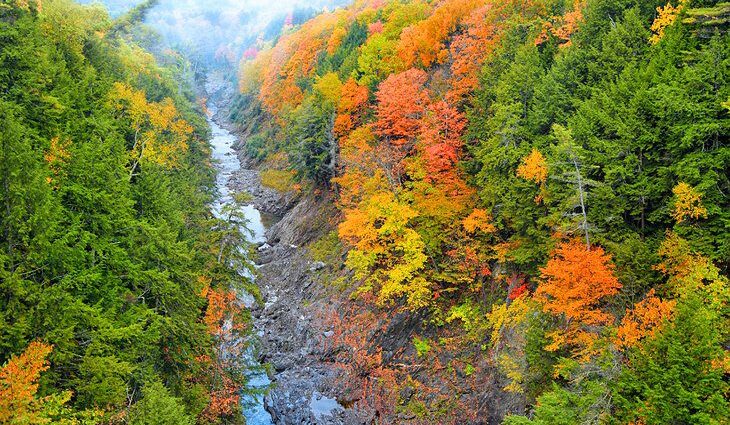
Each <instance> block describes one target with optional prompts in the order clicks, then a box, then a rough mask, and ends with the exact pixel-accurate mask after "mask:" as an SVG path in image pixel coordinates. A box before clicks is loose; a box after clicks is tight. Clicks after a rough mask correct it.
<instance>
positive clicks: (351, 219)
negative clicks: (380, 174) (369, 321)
mask: <svg viewBox="0 0 730 425" xmlns="http://www.w3.org/2000/svg"><path fill="white" fill-rule="evenodd" d="M417 216H418V213H417V211H416V210H414V209H413V208H411V207H409V206H408V205H406V204H405V203H403V202H401V201H399V200H397V199H396V198H395V195H393V194H392V193H391V192H381V193H377V194H374V195H372V196H370V197H368V198H367V199H366V200H364V201H363V202H362V203H361V204H360V205H359V207H358V208H355V209H351V210H349V211H347V212H346V214H345V220H344V221H343V222H342V224H340V226H339V236H340V238H341V239H343V240H345V241H347V242H348V243H349V244H350V245H352V246H353V247H354V249H352V250H351V251H350V252H349V253H348V256H347V266H348V267H350V268H351V269H352V270H353V271H354V272H355V277H356V278H357V279H362V280H364V285H363V286H362V287H361V288H360V290H359V291H358V292H359V293H364V292H370V291H374V292H375V293H376V295H377V297H378V302H379V303H381V304H385V303H387V302H391V301H394V300H397V299H399V298H402V297H405V298H406V305H407V307H408V308H410V309H412V310H416V309H419V308H422V307H425V306H427V305H428V303H429V301H430V300H431V298H432V297H431V292H432V289H431V284H430V283H429V282H428V281H427V280H426V279H425V278H424V277H423V276H421V275H420V273H419V272H420V271H421V270H422V269H423V268H424V266H425V264H426V260H427V257H426V254H425V253H424V250H425V244H424V242H423V240H422V239H421V236H420V235H419V234H418V232H416V231H415V230H413V229H411V228H410V227H409V223H410V221H411V220H413V219H414V218H416V217H417Z"/></svg>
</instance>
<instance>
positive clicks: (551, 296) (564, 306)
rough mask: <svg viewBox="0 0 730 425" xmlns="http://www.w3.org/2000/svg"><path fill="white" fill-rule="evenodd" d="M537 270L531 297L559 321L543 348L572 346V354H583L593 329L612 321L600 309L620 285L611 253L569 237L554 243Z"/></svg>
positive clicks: (589, 341)
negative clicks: (536, 284) (567, 239)
mask: <svg viewBox="0 0 730 425" xmlns="http://www.w3.org/2000/svg"><path fill="white" fill-rule="evenodd" d="M540 271H541V273H542V282H540V284H539V285H538V287H537V290H536V291H535V296H536V298H537V300H538V301H539V302H540V303H541V304H542V309H543V311H545V312H546V313H550V314H553V315H555V316H558V317H559V318H560V319H561V322H562V323H561V325H560V326H559V329H558V330H556V331H554V332H551V333H550V335H549V336H550V338H551V339H552V341H553V342H552V343H551V344H549V345H548V346H547V347H546V349H547V350H550V351H555V350H558V349H560V348H562V347H564V346H566V345H572V346H575V347H577V348H578V350H577V351H575V352H574V354H581V355H582V354H586V353H587V351H586V350H590V348H591V346H592V343H593V342H594V341H595V339H596V338H597V330H598V329H600V327H602V326H605V325H608V324H611V323H612V322H613V320H614V317H613V316H612V315H611V314H610V313H607V312H605V311H603V310H601V304H602V302H603V301H604V300H605V298H607V297H610V296H612V295H615V294H616V293H618V290H619V289H620V288H621V284H620V283H619V281H618V279H617V278H616V276H615V275H614V265H613V263H612V262H611V256H610V255H609V254H606V253H605V252H604V251H603V248H601V247H593V248H591V249H588V248H587V247H586V245H585V244H583V243H582V242H580V241H578V240H572V241H570V242H566V243H562V244H561V245H560V246H558V247H557V248H556V249H555V251H554V252H553V253H552V255H551V258H550V260H548V262H547V265H546V266H545V267H544V268H542V269H540Z"/></svg>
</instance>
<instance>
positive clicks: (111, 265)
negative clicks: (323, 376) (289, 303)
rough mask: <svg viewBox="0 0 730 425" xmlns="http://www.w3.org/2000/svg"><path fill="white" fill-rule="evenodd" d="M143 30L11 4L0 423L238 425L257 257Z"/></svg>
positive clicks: (3, 26) (57, 0)
mask: <svg viewBox="0 0 730 425" xmlns="http://www.w3.org/2000/svg"><path fill="white" fill-rule="evenodd" d="M141 18H142V17H141V16H136V17H135V16H122V17H121V18H120V19H119V20H116V21H112V20H111V19H110V18H109V17H108V16H107V13H106V11H105V10H104V9H103V8H101V7H100V6H92V7H84V6H79V5H77V4H75V3H73V2H71V1H70V0H43V1H42V2H41V1H40V0H38V1H32V0H31V1H14V0H11V1H3V2H2V3H0V205H1V206H2V211H3V213H2V215H0V364H1V365H2V367H1V368H0V423H3V424H45V423H61V424H80V423H83V424H95V423H99V424H122V423H125V424H192V423H205V424H208V423H210V424H214V423H241V422H242V418H241V416H240V410H241V409H240V406H239V399H240V394H241V389H242V387H244V386H245V382H246V378H245V375H244V372H245V371H246V368H245V365H244V364H242V363H241V361H240V358H239V357H237V356H231V355H230V354H231V353H233V354H236V351H235V350H244V349H245V348H246V347H245V344H246V340H245V339H241V337H243V336H245V335H246V332H247V329H248V327H247V314H246V313H245V312H243V311H240V309H239V307H238V303H237V302H235V295H234V292H233V290H234V289H237V288H238V289H240V288H241V287H243V286H245V285H246V284H247V281H246V280H244V279H242V278H241V277H240V276H239V272H240V268H241V266H242V264H244V263H243V261H244V259H243V258H242V250H241V248H242V247H245V246H246V245H245V243H243V241H244V239H243V235H242V234H241V232H240V230H239V226H238V223H236V222H232V221H224V220H218V219H215V218H213V217H212V215H211V208H210V204H211V203H212V201H213V199H214V196H215V193H214V183H215V172H214V168H213V166H212V164H211V161H210V148H209V146H208V137H209V128H208V126H207V123H206V121H205V116H204V114H203V108H202V107H201V106H200V105H198V104H197V103H196V101H195V98H194V96H193V95H192V94H191V93H190V90H189V88H188V87H187V86H186V84H185V82H186V81H187V79H188V77H189V76H188V75H185V74H182V73H181V70H182V69H184V67H181V68H161V67H160V66H158V65H157V64H156V61H155V59H154V57H153V56H152V55H151V54H149V53H147V52H145V51H144V50H142V49H141V48H140V47H138V46H137V45H135V44H134V43H132V42H131V41H130V38H131V36H130V34H128V33H127V32H126V28H127V26H128V24H131V23H133V22H132V21H133V20H134V19H141ZM231 208H232V209H231V211H233V210H234V209H235V206H234V207H231ZM230 215H231V216H235V214H233V213H231V214H230Z"/></svg>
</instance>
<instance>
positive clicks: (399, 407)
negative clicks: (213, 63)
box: [232, 0, 730, 424]
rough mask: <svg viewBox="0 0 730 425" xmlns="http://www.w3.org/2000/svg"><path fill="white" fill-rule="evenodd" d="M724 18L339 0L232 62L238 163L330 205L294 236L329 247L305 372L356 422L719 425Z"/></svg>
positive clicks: (663, 10) (625, 3)
mask: <svg viewBox="0 0 730 425" xmlns="http://www.w3.org/2000/svg"><path fill="white" fill-rule="evenodd" d="M728 19H730V4H728V3H721V2H717V1H712V0H679V2H677V3H675V2H670V3H667V2H665V1H664V0H661V1H634V0H576V1H574V2H571V1H566V0H520V1H514V0H481V1H473V0H442V1H384V0H369V1H368V0H361V1H356V2H355V3H354V4H353V5H351V6H350V7H348V8H344V9H339V10H336V11H334V12H332V13H326V14H322V15H319V16H317V17H316V18H314V19H312V20H310V21H309V22H307V23H305V24H303V25H301V26H300V27H298V28H297V29H296V30H293V31H290V32H289V33H286V34H285V35H283V36H282V37H280V38H279V39H278V40H277V42H276V43H268V44H266V43H262V44H261V45H260V46H259V50H258V51H257V54H256V57H255V58H246V59H244V60H243V61H242V62H241V65H240V70H239V83H240V92H241V94H240V96H239V99H238V104H237V108H236V109H235V110H234V112H233V114H232V116H233V118H234V119H236V120H238V121H239V123H240V124H241V125H242V126H244V127H245V128H246V129H247V131H248V132H249V134H250V137H248V139H247V141H246V144H245V149H246V150H247V153H248V155H249V156H251V157H255V158H258V159H259V160H260V161H262V163H263V164H264V167H265V168H266V167H279V169H280V170H281V171H280V173H279V176H283V177H280V178H282V179H283V178H291V179H293V181H297V182H299V183H297V185H296V188H298V189H299V190H304V191H314V192H316V193H320V194H321V196H322V197H324V198H326V199H327V201H325V202H334V203H335V204H336V205H337V208H338V210H339V215H338V217H336V218H334V221H335V222H336V223H335V226H334V227H335V230H334V232H333V234H332V236H333V237H334V238H335V239H334V241H335V242H334V243H333V242H332V238H330V239H329V242H327V241H324V243H325V245H323V244H322V243H319V245H316V246H319V247H323V246H329V247H330V249H338V250H340V251H341V252H342V253H343V256H342V257H339V256H337V255H335V256H334V257H333V258H331V261H333V262H334V263H335V264H336V265H337V264H338V265H339V266H340V267H341V268H342V270H343V271H342V272H341V279H344V284H343V287H344V289H343V291H344V292H345V293H347V295H348V297H349V301H348V302H347V304H349V305H351V306H352V308H351V309H344V310H341V311H340V312H338V313H335V314H334V316H335V317H334V319H332V322H333V323H334V324H335V334H336V337H335V340H334V341H333V342H332V344H333V346H334V348H333V353H334V354H333V355H332V356H331V361H332V362H334V363H337V364H338V365H339V366H340V367H341V369H342V373H343V374H345V375H346V376H347V378H345V379H343V380H345V381H347V380H349V381H350V382H354V384H351V387H357V388H362V389H357V388H356V389H354V390H353V389H352V388H351V390H352V391H354V392H357V393H358V395H357V397H355V399H356V400H358V401H357V403H359V404H361V405H368V406H369V407H371V408H372V409H374V410H375V411H377V413H378V415H379V416H380V417H381V418H383V419H382V421H383V422H382V423H401V422H403V423H497V422H499V421H501V420H502V419H504V423H507V424H531V423H535V424H588V423H590V424H596V423H622V424H669V423H674V424H721V423H728V422H727V421H728V418H729V417H730V410H728V409H729V407H730V406H729V404H728V395H729V393H728V390H729V388H728V379H727V377H728V373H729V372H730V369H729V368H728V361H729V360H730V357H729V356H728V341H729V339H728V336H729V334H728V331H730V328H728V325H729V324H730V322H728V318H729V316H728V313H729V311H728V304H727V303H728V296H729V295H730V292H728V291H729V289H730V288H729V287H728V278H727V273H728V265H729V264H730V263H729V262H728V259H730V232H729V231H728V230H729V228H728V226H729V223H730V208H729V206H730V204H729V203H728V193H730V180H729V177H728V170H729V169H730V167H729V164H730V162H729V161H730V150H729V149H728V134H730V131H729V130H730V115H729V113H730V86H728V80H729V79H730V68H729V67H730V36H729V35H728ZM282 164H283V165H282ZM326 244H329V245H326ZM335 268H337V266H335ZM403 316H406V317H410V318H412V319H413V320H412V321H411V322H409V323H415V325H413V326H412V329H413V332H412V343H411V349H406V350H403V351H402V352H399V353H396V354H393V353H392V351H390V350H387V347H383V346H379V345H378V344H379V341H382V339H381V338H380V337H381V336H382V335H384V334H387V333H388V332H389V329H390V328H391V327H392V324H393V323H394V320H395V318H397V317H403ZM487 388H488V389H487ZM485 392H487V394H486V395H485V394H484V393H485Z"/></svg>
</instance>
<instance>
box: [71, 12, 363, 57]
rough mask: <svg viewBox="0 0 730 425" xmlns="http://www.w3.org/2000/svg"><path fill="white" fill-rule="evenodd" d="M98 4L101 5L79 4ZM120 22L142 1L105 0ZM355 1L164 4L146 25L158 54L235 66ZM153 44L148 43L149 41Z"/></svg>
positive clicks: (148, 19) (152, 13)
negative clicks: (171, 52) (168, 51)
mask: <svg viewBox="0 0 730 425" xmlns="http://www.w3.org/2000/svg"><path fill="white" fill-rule="evenodd" d="M79 2H80V3H86V4H88V3H94V2H99V0H80V1H79ZM101 3H102V4H104V5H105V6H106V7H107V9H108V10H109V13H110V15H111V16H112V17H118V16H120V15H122V14H124V13H125V12H126V11H128V10H129V9H131V8H132V7H134V6H135V5H137V4H139V3H140V1H139V0H137V1H130V0H104V1H101ZM349 3H350V0H274V1H272V0H218V1H214V2H213V1H210V0H161V1H160V2H159V4H158V5H156V6H155V7H154V8H152V9H151V10H150V11H149V13H148V15H147V17H146V19H145V24H146V25H148V26H149V27H151V28H152V29H153V30H154V32H156V33H158V34H159V37H157V38H154V37H152V40H151V41H149V42H150V43H154V44H156V45H148V46H146V47H148V48H151V49H153V50H157V49H159V48H164V47H171V48H173V49H175V50H178V51H181V52H183V53H185V54H186V56H188V57H189V58H190V59H192V60H194V61H198V62H201V63H206V64H219V65H220V64H226V63H227V64H235V63H237V62H238V60H239V59H240V58H241V57H242V56H243V55H244V53H246V52H247V51H248V52H253V51H255V49H256V48H257V47H260V45H261V44H263V43H266V42H270V41H273V40H275V39H276V38H277V37H278V36H279V35H280V34H281V32H282V30H283V29H284V27H285V26H286V25H297V24H300V23H303V22H305V21H306V20H308V19H310V18H312V17H313V16H315V15H317V14H319V13H321V12H323V11H326V10H332V9H334V8H337V7H341V6H343V5H346V4H349ZM148 40H149V39H148Z"/></svg>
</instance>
